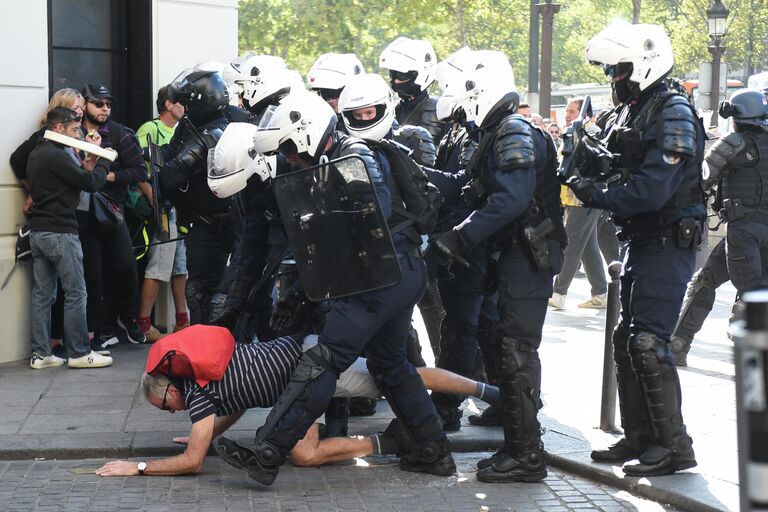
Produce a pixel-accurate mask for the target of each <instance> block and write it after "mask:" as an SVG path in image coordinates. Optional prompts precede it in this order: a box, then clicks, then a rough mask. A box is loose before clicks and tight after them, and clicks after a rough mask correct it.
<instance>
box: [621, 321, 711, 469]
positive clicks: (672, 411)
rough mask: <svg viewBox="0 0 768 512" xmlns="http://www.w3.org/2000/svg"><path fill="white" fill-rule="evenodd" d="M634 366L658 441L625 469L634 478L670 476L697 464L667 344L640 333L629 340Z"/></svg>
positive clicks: (652, 336) (653, 336) (655, 337)
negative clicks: (685, 423) (636, 461)
mask: <svg viewBox="0 0 768 512" xmlns="http://www.w3.org/2000/svg"><path fill="white" fill-rule="evenodd" d="M629 353H630V356H631V357H632V366H633V368H634V369H635V371H636V372H637V377H638V380H639V381H640V384H641V386H642V389H643V394H644V396H645V401H646V407H647V411H648V415H649V417H650V419H651V425H652V426H653V432H654V437H655V441H654V443H653V444H652V445H650V446H648V447H647V448H646V449H645V450H644V451H643V454H642V455H640V457H639V458H638V460H639V461H640V463H639V464H631V465H625V466H624V472H625V473H626V474H627V475H631V476H658V475H668V474H672V473H674V472H676V471H680V470H683V469H688V468H692V467H694V466H695V465H696V458H695V456H694V453H693V448H692V444H693V442H692V440H691V438H690V437H689V436H688V433H687V432H686V429H685V425H684V424H683V415H682V412H681V407H680V406H681V393H680V381H679V379H678V375H677V369H676V368H675V365H674V358H673V357H672V354H671V353H670V351H669V347H668V346H667V344H666V342H665V341H664V340H663V339H662V338H661V337H659V336H657V335H656V334H653V333H650V332H637V333H634V334H633V335H632V337H631V338H630V340H629Z"/></svg>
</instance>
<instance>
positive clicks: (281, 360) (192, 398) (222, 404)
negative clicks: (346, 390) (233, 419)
mask: <svg viewBox="0 0 768 512" xmlns="http://www.w3.org/2000/svg"><path fill="white" fill-rule="evenodd" d="M300 357H301V344H300V343H297V342H296V341H295V340H294V339H293V338H291V337H288V336H285V337H281V338H277V339H275V340H272V341H268V342H264V343H242V344H241V343H238V344H237V345H236V346H235V352H234V354H232V360H231V361H230V362H229V365H228V366H227V370H226V372H225V373H224V377H223V378H222V379H221V380H219V381H214V382H210V383H209V384H208V385H207V386H206V387H205V391H206V392H207V393H208V394H209V395H210V396H211V397H212V398H213V399H214V400H213V401H211V399H209V398H208V397H206V395H205V394H203V393H202V392H201V391H200V388H199V387H198V385H197V384H196V383H195V381H194V380H192V379H184V380H183V388H184V390H183V392H184V401H185V403H186V404H187V407H188V409H189V417H190V419H191V420H192V423H195V422H198V421H200V420H202V419H204V418H207V417H208V416H210V415H211V414H215V415H216V416H229V415H231V414H235V413H236V412H240V411H244V410H246V409H251V408H253V407H272V406H273V405H274V404H275V402H276V401H277V399H278V397H279V396H280V394H281V393H282V392H283V389H285V386H287V385H288V382H290V380H291V375H292V374H293V370H294V369H295V368H296V365H297V364H298V362H299V358H300Z"/></svg>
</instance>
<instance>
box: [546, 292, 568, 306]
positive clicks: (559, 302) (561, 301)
mask: <svg viewBox="0 0 768 512" xmlns="http://www.w3.org/2000/svg"><path fill="white" fill-rule="evenodd" d="M549 305H550V306H552V307H553V308H555V309H565V295H561V294H559V293H557V292H554V293H552V296H551V297H550V298H549Z"/></svg>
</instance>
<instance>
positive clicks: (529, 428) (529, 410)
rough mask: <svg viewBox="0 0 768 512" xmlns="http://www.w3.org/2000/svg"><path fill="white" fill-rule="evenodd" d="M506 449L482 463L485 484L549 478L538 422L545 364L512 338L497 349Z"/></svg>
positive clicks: (505, 338) (522, 343) (529, 349)
mask: <svg viewBox="0 0 768 512" xmlns="http://www.w3.org/2000/svg"><path fill="white" fill-rule="evenodd" d="M496 368H497V373H498V384H499V387H500V388H501V400H500V402H499V403H500V405H501V408H502V411H503V414H502V422H503V426H504V448H503V449H502V450H500V451H499V452H497V453H496V454H495V455H494V456H492V457H490V458H489V459H486V460H483V461H480V463H478V468H480V469H479V471H478V472H477V479H478V480H480V481H481V482H538V481H540V480H542V479H544V478H545V477H546V476H547V466H546V456H545V453H544V445H543V444H542V442H541V432H540V428H541V425H540V424H539V421H538V419H537V417H536V416H537V413H538V410H539V409H540V408H541V401H540V400H539V387H538V386H539V382H540V376H541V363H540V362H539V358H538V354H537V352H536V350H535V348H533V347H531V346H529V344H527V343H525V342H523V341H520V340H517V339H515V338H511V337H502V338H501V339H500V340H499V343H498V345H497V347H496Z"/></svg>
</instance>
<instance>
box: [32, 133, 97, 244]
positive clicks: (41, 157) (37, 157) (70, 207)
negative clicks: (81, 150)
mask: <svg viewBox="0 0 768 512" xmlns="http://www.w3.org/2000/svg"><path fill="white" fill-rule="evenodd" d="M109 165H110V162H109V161H108V160H105V159H103V158H100V159H99V160H98V162H97V164H96V167H95V168H94V169H93V171H85V170H83V168H82V167H81V166H79V165H78V164H77V163H76V162H75V160H74V158H73V157H72V154H71V153H70V152H69V151H68V150H67V149H66V147H65V146H62V145H60V144H56V143H55V142H50V141H43V142H41V143H40V144H39V145H38V146H37V147H36V148H35V149H33V150H32V153H31V154H30V155H29V161H28V162H27V177H28V179H29V188H30V193H31V194H32V200H33V201H34V204H33V205H32V211H31V212H30V221H29V227H30V229H31V230H32V231H52V232H54V233H77V218H76V217H75V209H76V208H77V204H78V203H79V202H80V191H81V190H86V191H88V192H94V191H96V190H99V189H100V188H101V187H103V186H104V183H105V182H106V179H107V171H108V169H109Z"/></svg>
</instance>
